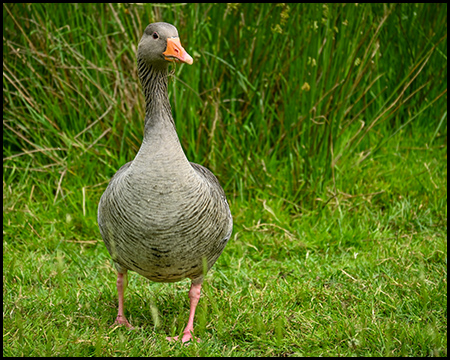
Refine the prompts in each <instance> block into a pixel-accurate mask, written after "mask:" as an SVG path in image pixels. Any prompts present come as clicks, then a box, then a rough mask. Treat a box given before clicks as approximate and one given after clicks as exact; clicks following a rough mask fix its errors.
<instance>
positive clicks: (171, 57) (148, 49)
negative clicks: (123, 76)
mask: <svg viewBox="0 0 450 360" xmlns="http://www.w3.org/2000/svg"><path fill="white" fill-rule="evenodd" d="M137 59H138V62H144V63H146V64H147V65H149V66H156V67H167V65H168V63H169V62H174V61H175V62H183V63H186V64H189V65H191V64H192V63H193V59H192V57H191V56H190V55H189V54H188V53H187V52H186V50H184V48H183V46H181V42H180V38H179V37H178V31H177V28H176V27H175V26H173V25H171V24H168V23H164V22H157V23H152V24H150V25H148V26H147V28H146V29H145V31H144V35H143V36H142V38H141V41H140V42H139V46H138V51H137Z"/></svg>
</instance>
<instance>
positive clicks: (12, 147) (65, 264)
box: [3, 3, 447, 356]
mask: <svg viewBox="0 0 450 360" xmlns="http://www.w3.org/2000/svg"><path fill="white" fill-rule="evenodd" d="M154 21H166V22H170V23H173V24H174V25H175V26H177V27H178V30H179V34H180V38H181V42H182V44H183V46H184V47H185V49H186V50H187V51H188V52H189V53H190V54H191V55H192V56H193V58H194V64H193V65H192V66H187V65H177V66H175V67H173V77H172V81H171V83H170V85H169V96H170V99H171V103H172V110H173V113H174V118H175V122H176V126H177V130H178V134H179V137H180V140H181V143H182V145H183V147H184V149H185V151H186V154H187V156H188V158H189V159H190V160H191V161H194V162H197V163H200V164H202V165H205V166H207V167H209V168H210V169H211V170H212V171H213V172H214V173H215V174H216V175H217V176H218V178H219V180H220V181H221V183H222V184H223V186H224V188H225V191H226V193H227V197H228V199H229V202H230V205H231V210H232V214H233V216H234V223H235V227H234V233H233V235H232V238H231V240H230V243H229V245H228V246H227V248H226V249H225V251H224V253H223V254H222V256H221V257H220V258H219V260H218V262H217V263H216V265H215V266H214V268H213V269H212V271H211V272H210V273H209V275H208V277H207V279H206V281H205V285H204V290H203V294H202V298H201V300H200V303H199V308H198V310H197V316H196V321H195V324H196V325H195V326H196V336H198V337H200V338H201V339H202V342H201V343H199V344H190V345H189V346H182V345H181V344H179V343H168V342H167V341H166V340H165V337H166V336H168V335H171V334H174V333H179V332H181V331H182V330H183V328H184V326H185V324H186V321H187V318H188V309H189V300H188V296H187V293H188V288H189V281H188V280H186V281H183V282H180V283H176V284H157V283H151V282H149V281H147V280H146V279H144V278H142V277H141V276H138V275H136V274H133V273H131V274H130V284H129V287H128V289H127V293H126V296H125V304H126V308H125V311H126V314H127V316H128V319H129V320H130V322H131V323H132V324H133V325H135V326H137V327H138V330H136V331H128V330H127V329H125V328H120V327H119V328H110V327H109V326H110V325H111V324H112V322H113V320H114V318H115V316H116V314H117V293H116V288H115V272H114V270H113V268H112V265H111V261H110V257H109V254H108V253H107V250H106V248H105V246H104V245H103V243H102V241H101V237H100V233H99V231H98V227H97V221H96V212H97V204H98V200H99V198H100V196H101V194H102V192H103V191H104V189H105V188H106V186H107V183H108V181H109V179H110V178H111V176H112V175H113V174H114V173H115V171H117V169H119V167H120V166H121V165H123V164H124V163H125V162H127V161H129V160H132V159H133V158H134V156H135V154H136V152H137V150H138V149H139V146H140V143H141V140H142V133H143V118H144V103H143V96H142V94H141V90H140V84H139V82H138V78H137V71H136V61H135V51H136V48H137V44H138V42H139V39H140V37H141V34H142V32H143V30H144V28H145V26H146V25H147V24H148V23H150V22H154ZM3 237H4V239H3V355H4V356H96V355H99V356H111V355H113V356H114V355H118V356H149V355H150V356H187V355H191V356H193V355H200V356H202V355H203V356H222V355H223V356H290V355H305V356H320V355H325V356H389V355H390V356H401V355H406V356H430V355H431V356H446V355H447V240H446V239H447V5H446V4H434V5H433V4H371V5H363V4H360V5H356V4H347V5H341V4H330V5H323V4H314V5H311V4H278V5H275V4H265V3H264V4H241V5H239V4H228V5H227V4H200V5H198V4H187V5H180V4H178V5H159V6H157V5H155V6H151V5H145V6H144V5H119V4H112V5H108V4H106V5H104V4H91V5H89V4H78V5H77V4H19V3H17V4H3Z"/></svg>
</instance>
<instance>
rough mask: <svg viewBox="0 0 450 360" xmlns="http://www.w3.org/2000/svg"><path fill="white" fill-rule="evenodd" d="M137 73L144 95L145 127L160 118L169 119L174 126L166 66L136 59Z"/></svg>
mask: <svg viewBox="0 0 450 360" xmlns="http://www.w3.org/2000/svg"><path fill="white" fill-rule="evenodd" d="M138 73H139V79H140V81H141V85H142V91H143V93H144V97H145V127H146V128H148V127H152V125H153V123H154V122H156V121H161V120H162V119H170V121H171V122H172V124H173V125H174V127H175V123H174V121H173V118H172V109H171V107H170V102H169V96H168V93H167V82H168V66H167V65H165V66H163V67H157V66H152V65H148V64H146V63H145V62H144V61H141V60H138Z"/></svg>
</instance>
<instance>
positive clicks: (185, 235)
mask: <svg viewBox="0 0 450 360" xmlns="http://www.w3.org/2000/svg"><path fill="white" fill-rule="evenodd" d="M171 62H181V63H186V64H189V65H191V64H192V63H193V59H192V57H191V56H190V55H189V54H188V53H187V52H186V50H184V48H183V47H182V46H181V43H180V39H179V36H178V31H177V29H176V27H175V26H173V25H171V24H168V23H164V22H157V23H152V24H150V25H148V26H147V27H146V29H145V31H144V34H143V36H142V38H141V40H140V42H139V45H138V50H137V66H138V74H139V79H140V82H141V85H142V91H143V93H144V96H145V104H146V107H145V125H144V137H143V140H142V144H141V147H140V148H139V151H138V153H137V154H136V156H135V158H134V160H132V161H130V162H128V163H126V164H125V165H123V166H122V167H121V168H120V169H119V170H118V171H117V172H116V173H115V175H114V176H113V177H112V178H111V180H110V182H109V184H108V186H107V188H106V190H105V192H104V193H103V195H102V196H101V198H100V201H99V205H98V214H97V219H98V225H99V229H100V233H101V236H102V238H103V241H104V243H105V245H106V248H107V250H108V252H109V254H110V256H111V258H112V260H113V263H114V266H115V268H116V270H117V292H118V300H119V306H118V313H117V317H116V320H115V322H114V324H117V325H125V326H126V327H128V328H130V329H132V328H133V326H132V325H131V324H130V323H129V322H128V320H127V319H126V317H125V312H124V292H125V289H126V287H127V272H128V270H131V271H134V272H136V273H138V274H140V275H142V276H144V277H146V278H147V279H149V280H151V281H155V282H176V281H180V280H183V279H186V278H189V279H191V287H190V290H189V299H190V311H189V318H188V322H187V325H186V328H185V329H184V331H183V335H182V337H181V341H182V342H183V343H184V342H188V341H190V340H191V339H193V336H194V335H193V331H194V315H195V309H196V307H197V304H198V302H199V299H200V293H201V286H202V282H203V277H204V275H205V273H206V272H207V271H208V270H209V269H211V267H212V266H213V264H214V263H215V262H216V260H217V259H218V257H219V256H220V254H221V253H222V251H223V249H224V248H225V245H226V244H227V242H228V240H229V239H230V236H231V232H232V229H233V220H232V216H231V212H230V208H229V205H228V202H227V199H226V197H225V192H224V190H223V189H222V187H221V186H220V184H219V181H218V180H217V178H216V177H215V176H214V174H213V173H212V172H211V171H210V170H208V169H207V168H205V167H203V166H202V165H198V164H195V163H192V162H189V161H188V159H187V157H186V155H185V153H184V151H183V149H182V147H181V144H180V141H179V138H178V135H177V132H176V128H175V122H174V120H173V117H172V110H171V106H170V102H169V97H168V92H167V83H168V67H169V63H171ZM167 340H169V341H178V340H179V337H178V336H175V337H167ZM197 341H199V339H197Z"/></svg>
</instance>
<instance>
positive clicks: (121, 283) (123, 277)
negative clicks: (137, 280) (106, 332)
mask: <svg viewBox="0 0 450 360" xmlns="http://www.w3.org/2000/svg"><path fill="white" fill-rule="evenodd" d="M127 283H128V279H127V273H126V272H125V273H123V274H121V273H119V272H118V273H117V292H118V294H119V311H118V314H117V318H116V321H115V322H114V324H113V326H115V325H125V326H126V327H127V328H129V329H133V326H131V324H130V323H129V322H128V320H127V319H126V318H125V313H124V310H123V294H124V292H125V289H126V288H127Z"/></svg>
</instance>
